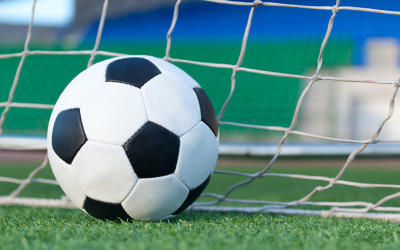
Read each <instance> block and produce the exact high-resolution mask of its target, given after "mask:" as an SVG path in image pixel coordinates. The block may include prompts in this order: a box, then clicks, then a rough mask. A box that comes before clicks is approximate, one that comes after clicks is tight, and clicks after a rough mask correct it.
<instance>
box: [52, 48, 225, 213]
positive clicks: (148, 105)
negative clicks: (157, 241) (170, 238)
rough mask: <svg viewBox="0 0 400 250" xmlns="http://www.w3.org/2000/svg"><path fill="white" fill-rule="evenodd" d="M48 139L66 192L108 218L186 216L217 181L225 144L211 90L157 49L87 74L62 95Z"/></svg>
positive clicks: (99, 66)
mask: <svg viewBox="0 0 400 250" xmlns="http://www.w3.org/2000/svg"><path fill="white" fill-rule="evenodd" d="M47 138H48V154H49V160H50V164H51V167H52V170H53V173H54V175H55V177H56V179H57V181H58V183H59V184H60V186H61V188H62V189H63V190H64V192H65V194H66V195H67V196H68V197H69V198H70V200H71V201H72V202H73V203H74V204H75V205H76V206H77V207H79V208H81V209H82V210H84V211H85V212H86V213H88V214H89V215H91V216H93V217H94V218H98V219H108V220H118V219H122V220H130V219H135V220H158V219H162V218H165V217H167V216H169V215H171V214H172V215H175V214H179V213H181V212H182V211H183V210H185V209H186V208H187V207H188V206H190V205H191V204H192V203H193V202H194V201H195V200H196V199H197V198H198V197H199V196H200V194H201V192H202V191H203V190H204V189H205V187H206V186H207V184H208V182H209V180H210V177H211V175H212V173H213V171H214V168H215V164H216V161H217V157H218V144H219V139H218V138H219V136H218V122H217V118H216V116H215V112H214V109H213V107H212V105H211V102H210V100H209V99H208V97H207V95H206V93H205V92H204V91H203V90H202V89H201V88H200V86H199V85H198V83H197V82H196V81H195V80H193V79H192V78H191V77H190V76H189V75H188V74H186V73H185V72H184V71H182V70H181V69H179V68H178V67H176V66H174V65H172V64H170V63H168V62H165V61H163V60H160V59H157V58H154V57H151V56H128V57H119V58H113V59H110V60H106V61H103V62H100V63H97V64H95V65H93V66H91V67H90V68H88V69H86V70H85V71H83V72H82V73H81V74H79V75H78V76H77V77H76V78H75V79H74V80H72V82H71V83H70V84H69V85H68V86H67V88H66V89H65V90H64V92H63V93H62V94H61V96H60V98H59V99H58V101H57V103H56V105H55V107H54V110H53V112H52V114H51V117H50V122H49V129H48V135H47Z"/></svg>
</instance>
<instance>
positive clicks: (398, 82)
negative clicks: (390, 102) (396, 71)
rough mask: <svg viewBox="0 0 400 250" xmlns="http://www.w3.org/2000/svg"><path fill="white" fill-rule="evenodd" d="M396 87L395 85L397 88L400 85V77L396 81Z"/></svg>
mask: <svg viewBox="0 0 400 250" xmlns="http://www.w3.org/2000/svg"><path fill="white" fill-rule="evenodd" d="M394 87H395V88H398V87H400V79H399V80H397V81H396V82H395V83H394Z"/></svg>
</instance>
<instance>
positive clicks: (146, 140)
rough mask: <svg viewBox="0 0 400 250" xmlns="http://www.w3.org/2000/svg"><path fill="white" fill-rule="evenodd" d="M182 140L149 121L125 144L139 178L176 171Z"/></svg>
mask: <svg viewBox="0 0 400 250" xmlns="http://www.w3.org/2000/svg"><path fill="white" fill-rule="evenodd" d="M179 145H180V140H179V137H178V136H177V135H175V134H174V133H172V132H171V131H169V130H168V129H166V128H164V127H161V126H160V125H157V124H155V123H153V122H147V123H146V124H145V125H143V127H141V128H140V129H139V131H137V132H136V133H135V134H134V135H133V136H132V137H131V138H130V139H129V140H128V141H127V142H126V143H125V145H124V149H125V152H126V154H127V156H128V158H129V161H130V162H131V165H132V168H133V171H134V172H135V173H136V175H137V176H138V177H139V178H154V177H159V176H164V175H169V174H172V173H174V172H175V168H176V163H177V161H178V155H179Z"/></svg>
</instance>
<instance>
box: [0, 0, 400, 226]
mask: <svg viewBox="0 0 400 250" xmlns="http://www.w3.org/2000/svg"><path fill="white" fill-rule="evenodd" d="M205 1H209V2H214V3H218V4H228V5H239V6H243V8H248V9H249V16H248V21H247V25H246V28H245V30H244V35H243V41H242V46H241V51H240V54H239V55H238V60H237V63H236V64H235V65H231V64H221V63H212V62H198V61H190V60H185V59H177V58H173V57H172V55H170V48H171V36H172V34H173V31H174V28H175V24H176V23H177V21H178V13H179V6H180V3H181V0H178V1H177V2H176V5H175V9H174V14H173V17H172V24H171V26H170V29H169V30H168V32H167V31H166V32H167V44H166V53H165V57H164V58H163V59H164V60H166V61H169V62H176V63H188V64H195V65H199V66H204V67H214V68H225V69H232V75H231V90H230V93H229V94H228V93H227V99H226V101H225V103H224V105H223V107H222V109H221V110H220V112H219V114H218V120H219V124H220V125H222V126H224V125H229V126H239V127H245V128H253V129H260V130H268V131H280V132H282V133H283V136H282V138H281V139H280V141H279V142H278V143H277V144H276V145H275V147H274V151H275V152H274V153H273V157H272V160H271V161H270V162H269V164H268V165H267V166H266V167H265V168H264V169H263V170H262V171H260V172H256V173H253V174H249V173H242V172H234V171H224V170H215V174H217V175H220V174H225V175H237V176H243V177H245V178H247V179H246V180H244V181H242V182H239V183H236V184H235V185H233V186H231V187H230V188H228V189H227V190H226V191H225V193H223V194H215V193H205V194H203V195H202V197H210V198H212V199H213V200H212V201H209V202H197V203H194V204H193V205H192V206H191V207H189V209H190V210H194V211H220V212H228V211H233V212H243V213H280V214H314V215H320V216H329V217H353V218H358V217H364V218H373V219H385V220H391V221H397V222H400V207H388V206H385V202H387V201H389V200H391V199H394V198H397V197H400V191H399V189H400V185H388V184H369V183H359V182H351V181H345V180H341V177H342V175H343V174H344V173H345V171H346V170H347V169H348V168H349V166H350V164H351V163H352V161H353V160H354V158H355V157H356V156H357V155H358V154H359V153H361V152H363V151H364V150H365V149H366V148H367V147H368V146H369V145H370V144H377V143H381V142H390V143H399V142H400V139H398V140H385V139H377V138H378V136H379V134H380V132H381V130H382V128H383V126H384V125H385V123H386V122H387V121H388V120H389V119H390V118H391V116H392V114H393V111H394V106H395V97H396V95H397V93H398V89H399V87H400V83H399V79H393V80H391V81H378V80H361V79H342V78H336V77H329V76H321V75H320V70H321V67H322V65H323V53H324V49H325V46H326V44H327V42H328V39H329V37H330V34H331V31H332V28H333V24H334V20H335V17H336V15H337V13H338V12H339V11H340V10H348V11H362V12H373V13H380V14H387V15H400V12H398V11H387V10H378V9H369V8H358V7H350V6H340V0H337V1H336V4H335V5H334V6H305V5H293V4H282V3H273V2H262V1H260V0H256V1H254V2H240V1H226V0H205ZM36 2H37V0H34V1H33V7H32V17H31V22H30V25H29V28H28V32H27V38H26V42H25V46H24V50H23V51H22V52H19V53H14V54H3V55H0V59H6V58H12V57H16V58H20V63H19V65H18V68H17V69H16V74H15V78H14V81H13V83H12V87H11V89H10V92H9V97H8V100H7V101H6V102H0V108H2V107H3V108H4V110H3V112H2V113H1V118H0V136H1V133H2V126H3V124H4V121H5V119H6V117H7V113H8V112H9V110H10V109H11V108H30V109H52V108H53V105H46V104H36V103H16V102H13V97H14V93H15V90H16V88H17V85H18V81H19V76H20V73H21V70H23V66H24V61H25V58H26V57H28V56H31V55H90V59H89V61H88V67H89V66H91V65H92V63H93V60H94V59H95V57H96V56H97V55H105V56H123V55H125V54H121V53H113V52H107V51H99V50H98V48H99V44H100V41H101V34H102V30H103V26H104V22H105V16H106V12H107V6H108V2H109V1H108V0H105V1H104V6H103V11H102V14H101V18H100V23H99V28H98V32H97V38H96V41H95V45H94V48H93V49H92V50H83V51H41V50H40V51H31V50H29V42H30V38H31V34H32V20H33V16H34V13H35V5H36ZM268 6H275V7H282V8H302V9H314V10H318V11H331V12H332V15H331V17H330V20H329V22H328V24H327V29H326V34H325V37H324V39H323V41H322V44H321V47H320V52H319V56H318V58H316V60H317V63H318V64H317V69H316V71H315V74H314V75H312V76H303V75H294V74H284V73H278V72H270V71H264V70H258V69H251V68H245V67H242V66H241V65H242V61H243V58H244V55H245V51H246V46H247V40H248V36H249V31H250V27H251V24H252V18H253V13H254V12H255V11H256V9H257V8H259V7H260V8H263V7H268ZM239 71H245V72H249V73H254V74H263V75H269V76H276V77H287V78H297V79H304V80H307V81H309V83H308V85H307V86H306V87H305V88H304V90H303V91H302V93H301V95H300V97H299V99H298V100H297V105H296V109H295V112H294V115H293V119H292V122H291V125H290V126H289V127H278V126H258V125H253V124H239V123H235V122H229V121H224V120H223V117H224V113H225V110H226V108H227V106H228V105H229V102H230V100H231V97H232V95H234V92H235V84H236V78H235V77H236V73H237V72H239ZM323 80H330V81H341V82H347V83H348V84H352V83H353V82H359V83H365V84H389V85H393V86H394V88H393V96H392V98H391V100H387V102H388V115H387V117H386V118H385V119H384V120H383V121H382V122H381V124H380V126H379V127H377V128H376V132H375V133H374V134H371V137H370V138H369V139H365V140H349V139H340V138H333V137H326V136H321V135H315V134H310V133H306V132H302V131H297V130H295V127H296V124H297V121H298V117H299V110H300V107H301V106H302V103H303V100H304V98H305V97H306V95H307V93H308V92H309V91H310V89H311V88H312V86H313V84H314V83H315V82H317V81H323ZM289 135H298V136H304V137H310V138H314V139H319V140H325V141H332V142H345V143H351V144H354V145H357V147H355V148H354V150H353V149H352V152H351V153H350V154H349V155H348V158H347V161H346V163H345V164H344V166H343V167H342V169H341V170H340V171H339V173H338V174H337V175H336V176H335V177H333V178H330V177H324V176H310V175H298V174H283V173H281V174H279V173H269V170H270V168H271V166H272V165H273V164H274V163H275V161H276V160H277V159H278V157H279V156H280V154H281V152H282V146H283V145H284V143H285V141H286V139H287V138H288V136H289ZM14 142H15V141H14ZM43 142H44V141H43V140H42V141H40V140H39V141H32V140H31V141H29V140H21V143H18V142H17V143H16V144H15V143H11V142H10V140H7V138H6V137H2V138H0V150H1V149H11V150H30V149H33V150H36V149H46V146H45V143H43ZM225 150H226V148H225ZM228 151H229V150H228ZM47 165H48V161H47V156H46V157H45V159H44V161H43V163H42V164H41V165H40V166H39V167H38V168H37V169H35V170H34V171H33V172H32V173H31V174H30V175H29V176H28V177H27V178H26V179H15V178H9V177H6V176H1V177H0V182H11V183H17V184H20V185H19V187H18V188H17V189H16V190H14V191H13V192H12V193H11V194H10V195H8V196H2V197H0V205H27V206H51V207H60V208H74V207H75V206H74V205H73V204H72V203H71V202H70V201H69V200H68V199H67V198H62V199H39V198H21V197H18V195H19V194H20V192H21V191H22V190H23V189H24V188H26V187H28V186H29V184H31V183H34V182H40V183H46V184H49V185H58V184H57V182H56V181H54V180H48V179H41V178H35V175H36V174H37V173H38V172H40V171H41V170H42V169H43V168H45V167H46V166H47ZM267 176H278V177H284V178H296V179H305V180H319V181H324V182H326V185H324V186H316V187H315V188H314V189H313V190H312V191H311V192H310V193H309V194H307V195H306V196H304V197H299V198H298V199H297V200H293V201H291V202H279V201H268V200H249V199H246V197H244V198H243V199H234V198H231V197H230V194H231V193H232V191H234V190H236V189H238V188H240V187H243V186H245V185H249V184H251V183H252V182H253V181H254V180H256V179H259V178H263V177H267ZM335 185H347V186H353V187H359V188H390V189H393V193H392V194H391V195H389V196H386V197H382V198H381V200H379V201H378V202H376V203H368V202H362V201H353V202H337V201H335V202H331V201H324V202H312V201H310V199H311V198H312V197H313V196H314V195H315V194H316V193H319V192H323V191H325V190H328V189H330V188H332V187H333V186H335ZM223 202H228V203H237V204H240V205H239V206H233V207H226V206H220V204H221V203H223ZM303 205H307V206H308V205H312V206H315V207H317V208H318V207H323V208H326V207H330V209H328V210H326V209H325V210H318V209H315V210H305V209H301V206H303Z"/></svg>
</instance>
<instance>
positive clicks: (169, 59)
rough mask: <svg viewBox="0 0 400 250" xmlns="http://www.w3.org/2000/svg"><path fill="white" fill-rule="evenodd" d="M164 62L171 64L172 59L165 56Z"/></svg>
mask: <svg viewBox="0 0 400 250" xmlns="http://www.w3.org/2000/svg"><path fill="white" fill-rule="evenodd" d="M163 60H164V61H167V62H170V61H171V57H169V56H164V58H163Z"/></svg>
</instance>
